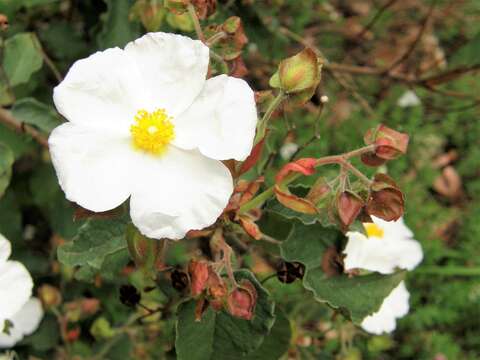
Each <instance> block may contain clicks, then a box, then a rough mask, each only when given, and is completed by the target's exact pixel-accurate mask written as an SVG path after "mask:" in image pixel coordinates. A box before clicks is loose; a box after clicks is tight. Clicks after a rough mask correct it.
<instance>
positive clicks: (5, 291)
mask: <svg viewBox="0 0 480 360" xmlns="http://www.w3.org/2000/svg"><path fill="white" fill-rule="evenodd" d="M32 288H33V281H32V277H31V276H30V273H29V272H28V270H27V269H26V268H25V266H24V265H23V264H21V263H19V262H18V261H7V262H4V263H0V322H1V320H2V319H9V318H11V317H12V316H13V315H14V314H15V313H16V312H17V311H19V310H20V309H21V308H22V306H23V305H24V304H25V303H26V302H27V301H28V299H29V298H30V296H31V295H32ZM2 325H3V322H2Z"/></svg>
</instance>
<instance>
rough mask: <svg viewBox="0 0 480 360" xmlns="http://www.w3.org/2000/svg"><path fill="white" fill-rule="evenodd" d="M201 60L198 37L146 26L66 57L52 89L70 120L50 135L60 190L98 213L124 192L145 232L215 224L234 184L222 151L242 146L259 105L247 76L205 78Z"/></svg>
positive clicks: (175, 235)
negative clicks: (115, 42)
mask: <svg viewBox="0 0 480 360" xmlns="http://www.w3.org/2000/svg"><path fill="white" fill-rule="evenodd" d="M208 62H209V49H208V47H207V46H205V45H204V44H203V43H202V42H200V41H197V40H192V39H190V38H187V37H184V36H180V35H174V34H166V33H149V34H147V35H145V36H143V37H141V38H140V39H137V40H136V41H134V42H131V43H129V44H127V46H126V47H125V49H124V50H122V49H119V48H113V49H108V50H105V51H103V52H97V53H95V54H93V55H91V56H90V57H88V58H86V59H82V60H79V61H77V62H76V63H75V64H73V66H72V68H71V69H70V71H69V72H68V74H67V76H66V77H65V80H64V81H63V82H62V83H60V85H58V86H57V87H56V88H55V89H54V97H53V98H54V102H55V105H56V107H57V109H58V111H59V112H60V113H61V114H62V115H63V116H64V117H65V118H67V120H68V122H67V123H65V124H63V125H61V126H59V127H57V128H56V129H55V130H54V131H53V132H52V134H51V135H50V138H49V145H50V152H51V155H52V161H53V165H54V167H55V169H56V172H57V175H58V178H59V182H60V186H61V187H62V189H63V191H64V192H65V194H66V197H67V198H68V199H69V200H71V201H74V202H76V203H78V204H79V205H80V206H82V207H84V208H86V209H89V210H92V211H97V212H100V211H106V210H110V209H113V208H115V207H117V206H119V205H120V204H122V203H123V202H124V201H125V200H127V199H128V198H129V197H130V215H131V217H132V221H133V223H134V224H135V225H136V226H137V227H138V228H139V229H140V231H141V232H142V233H143V234H144V235H146V236H148V237H151V238H157V239H159V238H170V239H180V238H182V237H183V236H184V235H185V233H186V232H187V231H189V230H191V229H201V228H204V227H206V226H209V225H211V224H213V223H214V222H215V221H216V219H217V217H218V216H219V215H220V214H221V213H222V211H223V209H224V208H225V206H226V205H227V203H228V200H229V197H230V195H231V193H232V191H233V181H232V177H231V175H230V172H229V170H228V169H227V167H226V166H225V165H224V164H223V163H222V162H221V161H220V160H227V159H236V160H244V159H245V158H246V157H247V156H248V155H249V153H250V151H251V148H252V145H253V139H254V135H255V127H256V122H257V113H256V108H255V100H254V94H253V91H252V90H251V88H250V87H249V86H248V84H247V83H246V82H245V81H243V80H241V79H237V78H233V77H229V76H226V75H220V76H216V77H213V78H211V79H208V80H206V76H207V70H208Z"/></svg>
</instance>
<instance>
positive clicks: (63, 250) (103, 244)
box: [58, 218, 128, 281]
mask: <svg viewBox="0 0 480 360" xmlns="http://www.w3.org/2000/svg"><path fill="white" fill-rule="evenodd" d="M127 223H128V221H127V220H126V218H119V219H113V220H110V219H109V220H94V219H89V220H87V222H86V223H85V224H84V225H82V226H81V227H80V229H79V230H78V234H77V236H76V237H75V238H74V239H73V241H72V242H70V243H67V244H65V245H62V246H60V247H59V248H58V259H59V260H60V261H61V262H62V263H63V264H65V265H68V266H80V269H79V271H78V273H77V275H78V278H79V279H81V280H86V281H88V280H91V279H92V278H93V276H94V275H96V274H98V273H101V274H102V275H104V273H105V274H106V275H107V277H108V275H110V276H111V275H112V274H117V273H118V272H119V271H120V270H121V268H122V267H123V266H124V265H125V264H126V262H127V261H128V251H127V242H126V240H125V230H126V226H127ZM122 253H123V254H122ZM125 254H126V256H125Z"/></svg>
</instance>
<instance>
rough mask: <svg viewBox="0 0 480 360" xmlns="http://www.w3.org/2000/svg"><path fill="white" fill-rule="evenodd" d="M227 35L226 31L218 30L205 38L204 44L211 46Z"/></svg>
mask: <svg viewBox="0 0 480 360" xmlns="http://www.w3.org/2000/svg"><path fill="white" fill-rule="evenodd" d="M226 37H227V33H226V32H224V31H220V32H218V33H216V34H215V35H212V36H211V37H210V38H208V39H207V41H206V42H205V44H206V45H207V46H208V47H210V46H213V45H215V44H216V43H217V42H218V41H220V40H222V39H224V38H226Z"/></svg>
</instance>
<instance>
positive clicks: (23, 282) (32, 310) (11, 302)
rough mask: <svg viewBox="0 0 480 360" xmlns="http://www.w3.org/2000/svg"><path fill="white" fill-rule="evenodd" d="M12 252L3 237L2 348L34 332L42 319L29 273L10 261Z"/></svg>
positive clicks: (0, 243) (0, 266)
mask: <svg viewBox="0 0 480 360" xmlns="http://www.w3.org/2000/svg"><path fill="white" fill-rule="evenodd" d="M10 253H11V245H10V242H9V241H8V240H7V239H5V238H4V237H3V236H2V235H0V348H9V347H12V346H14V345H15V344H16V343H17V342H19V341H20V340H22V339H23V337H24V336H25V335H30V334H31V333H33V332H34V331H35V330H36V329H37V327H38V325H39V324H40V321H41V320H42V317H43V309H42V305H41V304H40V301H39V300H38V299H37V298H34V297H32V288H33V281H32V277H31V276H30V273H29V272H28V270H27V269H26V268H25V266H24V265H23V264H21V263H19V262H18V261H12V260H8V258H9V257H10ZM4 330H6V332H4Z"/></svg>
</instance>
